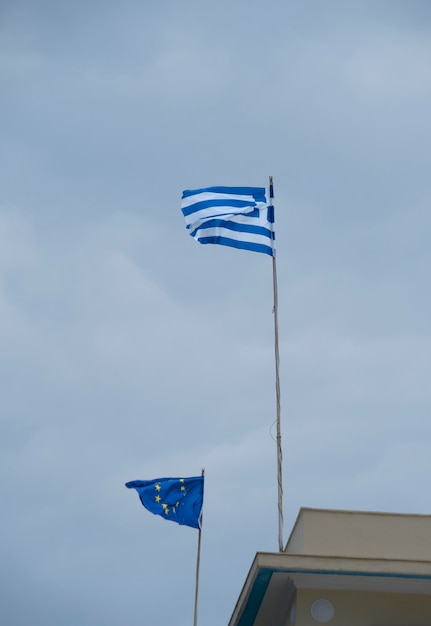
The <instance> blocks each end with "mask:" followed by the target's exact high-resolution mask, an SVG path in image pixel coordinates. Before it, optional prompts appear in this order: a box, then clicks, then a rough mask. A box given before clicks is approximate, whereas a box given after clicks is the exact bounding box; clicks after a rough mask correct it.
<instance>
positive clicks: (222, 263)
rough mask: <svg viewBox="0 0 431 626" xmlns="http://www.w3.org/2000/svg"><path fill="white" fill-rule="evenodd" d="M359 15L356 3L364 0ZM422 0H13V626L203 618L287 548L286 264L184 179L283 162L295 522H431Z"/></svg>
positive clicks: (279, 215) (426, 44) (8, 452)
mask: <svg viewBox="0 0 431 626" xmlns="http://www.w3.org/2000/svg"><path fill="white" fill-rule="evenodd" d="M353 4H354V6H353ZM430 20H431V8H430V4H429V3H428V2H426V1H421V2H419V1H416V2H413V1H410V2H398V1H394V0H391V1H389V0H388V1H384V0H382V1H380V2H378V3H376V2H374V1H372V0H367V1H363V2H357V3H346V2H341V1H329V2H324V3H323V2H319V1H318V0H314V1H310V0H306V1H301V2H299V0H297V1H295V2H293V1H287V2H286V0H283V1H281V0H279V1H275V0H272V1H270V2H267V1H265V2H263V0H262V1H261V0H255V1H253V2H250V1H247V2H246V1H245V0H238V1H237V2H232V0H230V1H229V2H228V1H227V0H220V1H219V2H217V3H214V2H211V3H210V2H206V1H203V2H199V3H198V2H191V1H190V0H184V1H183V2H181V3H178V2H174V1H173V0H166V1H164V2H159V3H154V2H148V1H147V0H145V1H144V2H142V1H139V2H138V1H137V0H136V1H135V0H124V1H123V2H122V3H117V2H106V1H104V2H101V1H96V0H87V1H86V2H80V1H76V2H72V3H66V2H58V1H56V2H54V1H48V0H47V1H43V0H33V1H31V2H30V1H27V2H25V1H20V0H14V1H12V0H3V1H2V2H1V3H0V81H1V83H0V88H1V93H2V97H1V99H0V120H1V127H2V132H1V147H2V150H1V153H0V180H1V184H0V189H1V192H0V345H1V350H0V372H1V381H2V393H1V396H0V407H1V408H0V481H1V488H2V504H3V506H2V511H3V513H2V516H1V519H0V530H1V532H0V561H1V563H2V566H1V567H0V572H1V589H2V591H1V594H0V595H1V602H0V622H2V623H4V624H7V625H8V626H27V624H29V623H31V624H43V625H44V626H58V624H62V626H90V625H91V626H97V625H100V626H117V625H120V624H128V625H129V626H134V625H136V626H137V625H138V624H139V625H141V624H142V623H148V624H160V625H165V624H173V623H175V624H176V625H177V626H187V625H189V624H191V623H192V619H193V600H194V576H195V559H196V544H197V533H196V532H195V531H194V530H193V529H189V528H184V527H179V526H177V525H176V524H171V523H167V522H163V520H160V518H158V517H155V516H152V515H151V514H150V513H148V512H146V511H145V510H144V509H143V508H142V507H141V506H140V504H139V501H138V498H137V496H136V495H135V494H133V493H131V492H130V491H128V490H127V489H125V488H124V483H125V482H126V481H128V480H134V479H138V478H142V479H146V478H156V477H159V476H169V475H172V476H185V475H195V474H199V473H200V471H201V468H202V467H205V468H206V493H205V518H204V529H203V538H202V561H201V587H200V591H201V601H200V623H201V624H202V626H204V625H205V626H216V625H217V626H219V625H220V624H227V622H228V620H229V617H230V615H231V613H232V611H233V608H234V605H235V602H236V599H237V596H238V594H239V592H240V590H241V587H242V584H243V581H244V578H245V576H246V573H247V571H248V568H249V566H250V564H251V562H252V559H253V557H254V554H255V552H256V551H276V550H277V548H278V542H277V536H278V535H277V502H276V497H277V491H276V450H275V444H274V442H273V440H272V438H271V425H272V423H273V421H274V419H275V394H274V358H273V319H272V313H271V309H272V283H271V280H272V276H271V261H270V259H269V257H266V256H265V255H259V254H253V253H248V252H241V251H238V250H232V249H229V248H224V247H219V246H199V245H198V244H197V243H196V242H194V241H193V240H192V239H191V238H190V237H189V236H188V235H187V233H186V230H185V227H184V222H183V218H182V215H181V212H180V208H179V207H180V196H181V191H182V189H184V188H193V187H204V186H209V185H252V186H264V185H266V184H267V180H268V176H269V175H273V176H274V183H275V195H276V199H275V200H276V201H275V211H276V237H277V252H278V257H277V263H278V278H279V299H280V311H279V315H280V352H281V394H282V398H281V399H282V420H283V426H282V429H283V450H284V487H285V539H287V536H288V533H289V530H290V528H291V526H292V524H293V522H294V519H295V517H296V515H297V513H298V510H299V507H301V506H312V507H313V506H314V507H325V508H343V509H344V508H347V509H362V510H363V509H366V510H384V511H395V512H409V513H431V502H430V500H429V496H428V491H427V489H425V477H426V476H428V475H429V473H430V471H431V443H430V442H431V421H430V412H431V386H430V383H429V372H430V366H431V356H430V355H431V322H430V319H431V298H430V295H429V288H428V284H429V271H430V261H431V252H430V247H429V240H430V234H431V232H430V231H431V217H430V208H429V207H430V199H431V188H430V179H429V171H430V156H429V154H430V152H429V146H430V139H431V137H430V135H431V125H430V121H429V120H430V116H429V111H430V105H431V102H430V100H431V74H430V71H429V68H430V66H431V39H430V27H431V21H430Z"/></svg>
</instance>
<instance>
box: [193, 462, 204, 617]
mask: <svg viewBox="0 0 431 626" xmlns="http://www.w3.org/2000/svg"><path fill="white" fill-rule="evenodd" d="M202 476H205V469H202ZM202 518H203V513H202V512H201V515H200V520H199V533H198V554H197V558H196V589H195V614H194V619H193V626H198V595H199V569H200V564H201V537H202Z"/></svg>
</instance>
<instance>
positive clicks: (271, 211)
mask: <svg viewBox="0 0 431 626" xmlns="http://www.w3.org/2000/svg"><path fill="white" fill-rule="evenodd" d="M267 219H268V222H269V223H270V224H274V219H275V216H274V207H273V206H272V205H271V204H270V205H269V206H268V218H267Z"/></svg>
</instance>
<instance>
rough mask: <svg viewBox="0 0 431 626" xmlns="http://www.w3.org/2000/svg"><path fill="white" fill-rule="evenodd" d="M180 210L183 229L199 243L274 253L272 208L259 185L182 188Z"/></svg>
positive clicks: (271, 254)
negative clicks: (183, 222) (183, 221)
mask: <svg viewBox="0 0 431 626" xmlns="http://www.w3.org/2000/svg"><path fill="white" fill-rule="evenodd" d="M181 210H182V212H183V215H184V218H185V221H186V228H187V229H189V230H190V235H191V236H192V237H193V238H194V239H196V241H198V242H199V243H202V244H206V243H213V244H221V245H225V246H231V247H233V248H240V249H244V250H251V251H253V252H262V253H264V254H269V255H270V256H274V231H273V222H274V210H273V207H272V206H270V205H268V202H267V199H266V191H265V188H263V187H207V188H205V189H194V190H193V189H186V190H185V191H183V195H182V200H181Z"/></svg>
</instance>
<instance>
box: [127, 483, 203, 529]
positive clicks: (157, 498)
mask: <svg viewBox="0 0 431 626" xmlns="http://www.w3.org/2000/svg"><path fill="white" fill-rule="evenodd" d="M126 487H127V488H128V489H136V491H137V492H138V494H139V498H140V500H141V502H142V504H143V505H144V507H145V508H146V509H148V511H151V513H154V514H155V515H160V516H162V517H163V518H164V519H166V520H170V521H171V522H177V524H181V525H183V526H191V527H192V528H200V515H201V512H202V505H203V496H204V477H203V476H192V477H190V478H155V479H154V480H132V481H130V482H128V483H126Z"/></svg>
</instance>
